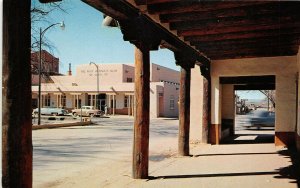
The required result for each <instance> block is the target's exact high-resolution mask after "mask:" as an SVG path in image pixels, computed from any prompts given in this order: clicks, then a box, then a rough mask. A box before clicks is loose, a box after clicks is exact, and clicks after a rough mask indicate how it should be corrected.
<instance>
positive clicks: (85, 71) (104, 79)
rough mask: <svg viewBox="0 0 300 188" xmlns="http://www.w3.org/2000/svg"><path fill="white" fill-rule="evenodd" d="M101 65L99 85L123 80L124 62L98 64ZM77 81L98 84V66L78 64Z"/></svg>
mask: <svg viewBox="0 0 300 188" xmlns="http://www.w3.org/2000/svg"><path fill="white" fill-rule="evenodd" d="M97 65H98V67H99V85H101V84H104V85H107V84H114V83H122V82H123V64H103V63H102V64H97ZM76 82H77V83H82V84H85V85H96V84H97V68H96V66H95V65H94V64H91V65H89V64H84V65H78V66H77V68H76Z"/></svg>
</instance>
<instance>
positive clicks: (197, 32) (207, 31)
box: [177, 21, 300, 37]
mask: <svg viewBox="0 0 300 188" xmlns="http://www.w3.org/2000/svg"><path fill="white" fill-rule="evenodd" d="M295 27H297V28H299V27H300V23H299V21H292V22H289V21H286V22H285V23H284V24H283V23H282V22H277V23H275V22H274V23H269V24H266V25H248V26H243V27H241V25H236V26H224V27H221V28H216V27H212V26H211V27H206V28H203V29H188V30H178V31H177V34H178V36H184V37H187V36H203V35H212V34H224V33H233V32H245V31H263V30H280V29H288V28H295Z"/></svg>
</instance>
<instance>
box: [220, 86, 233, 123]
mask: <svg viewBox="0 0 300 188" xmlns="http://www.w3.org/2000/svg"><path fill="white" fill-rule="evenodd" d="M234 103H235V97H234V88H233V85H232V84H223V85H222V119H234V115H235V105H234Z"/></svg>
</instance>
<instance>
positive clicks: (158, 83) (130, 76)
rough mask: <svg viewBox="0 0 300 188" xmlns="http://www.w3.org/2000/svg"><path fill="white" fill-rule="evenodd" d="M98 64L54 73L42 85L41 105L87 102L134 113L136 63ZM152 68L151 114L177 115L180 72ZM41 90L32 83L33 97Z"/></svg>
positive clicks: (76, 105)
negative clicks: (74, 72) (72, 71)
mask: <svg viewBox="0 0 300 188" xmlns="http://www.w3.org/2000/svg"><path fill="white" fill-rule="evenodd" d="M97 66H98V72H97ZM97 66H95V65H94V64H91V65H90V64H84V65H79V66H78V67H77V69H76V75H66V76H50V77H51V80H52V81H53V83H43V84H42V103H41V106H42V107H45V106H49V107H64V108H66V109H69V110H70V109H74V108H80V107H81V106H83V105H89V106H95V107H97V108H100V109H101V110H104V108H105V106H107V107H108V113H110V114H128V115H132V114H133V112H134V105H133V103H134V83H133V82H134V76H135V75H134V66H133V65H131V64H97ZM150 69H151V70H150V101H151V103H150V116H151V117H162V116H163V117H177V116H178V103H177V102H178V96H179V77H180V73H179V72H178V71H175V70H172V69H169V68H166V67H163V66H159V65H156V64H151V68H150ZM97 80H98V81H97ZM97 83H99V85H98V86H97ZM37 91H38V87H37V86H32V93H33V94H32V95H33V96H32V97H33V100H37V97H38V95H37Z"/></svg>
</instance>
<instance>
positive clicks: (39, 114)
mask: <svg viewBox="0 0 300 188" xmlns="http://www.w3.org/2000/svg"><path fill="white" fill-rule="evenodd" d="M55 25H60V27H61V29H62V30H64V28H65V23H64V22H63V21H62V22H59V23H55V24H51V25H50V26H48V27H47V28H46V29H44V30H42V28H41V27H40V42H39V50H40V51H39V86H38V88H39V91H38V125H40V124H41V79H42V78H41V69H42V38H43V36H44V34H45V32H46V31H47V30H48V29H50V28H51V27H53V26H55Z"/></svg>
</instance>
